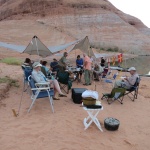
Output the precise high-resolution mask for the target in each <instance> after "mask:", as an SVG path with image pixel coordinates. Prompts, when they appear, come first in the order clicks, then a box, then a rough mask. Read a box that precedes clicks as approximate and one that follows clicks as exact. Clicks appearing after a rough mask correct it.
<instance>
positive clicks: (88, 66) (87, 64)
mask: <svg viewBox="0 0 150 150" xmlns="http://www.w3.org/2000/svg"><path fill="white" fill-rule="evenodd" d="M83 57H84V64H83V67H84V79H85V83H84V84H83V85H86V86H87V85H91V69H92V67H91V65H92V61H91V59H90V58H89V57H88V56H87V55H86V54H85V53H84V54H83Z"/></svg>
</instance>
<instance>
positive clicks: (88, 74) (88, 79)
mask: <svg viewBox="0 0 150 150" xmlns="http://www.w3.org/2000/svg"><path fill="white" fill-rule="evenodd" d="M84 80H85V84H87V85H89V84H90V83H91V70H87V69H86V70H84Z"/></svg>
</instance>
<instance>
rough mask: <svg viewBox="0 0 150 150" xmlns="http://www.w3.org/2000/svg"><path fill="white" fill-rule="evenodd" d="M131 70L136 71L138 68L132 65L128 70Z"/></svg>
mask: <svg viewBox="0 0 150 150" xmlns="http://www.w3.org/2000/svg"><path fill="white" fill-rule="evenodd" d="M131 70H134V71H135V70H136V69H135V67H130V68H129V69H128V71H131Z"/></svg>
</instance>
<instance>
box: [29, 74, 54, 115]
mask: <svg viewBox="0 0 150 150" xmlns="http://www.w3.org/2000/svg"><path fill="white" fill-rule="evenodd" d="M28 81H29V85H30V87H31V90H32V96H31V99H32V103H31V105H30V107H29V109H28V112H30V110H31V108H32V106H33V104H34V102H35V101H36V100H37V99H39V98H44V97H49V101H50V105H51V108H52V112H54V108H53V96H54V90H53V89H50V83H49V82H46V83H35V81H34V80H33V79H32V77H31V76H29V77H28Z"/></svg>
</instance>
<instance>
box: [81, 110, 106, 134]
mask: <svg viewBox="0 0 150 150" xmlns="http://www.w3.org/2000/svg"><path fill="white" fill-rule="evenodd" d="M99 111H100V110H87V113H88V115H89V116H88V117H87V118H84V120H83V124H84V126H85V128H84V130H86V129H87V128H88V127H89V126H90V125H91V124H92V122H94V123H95V125H96V126H97V127H98V129H99V130H100V131H102V132H103V130H102V128H101V125H100V122H99V121H98V119H97V118H96V117H97V115H98V113H99Z"/></svg>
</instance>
